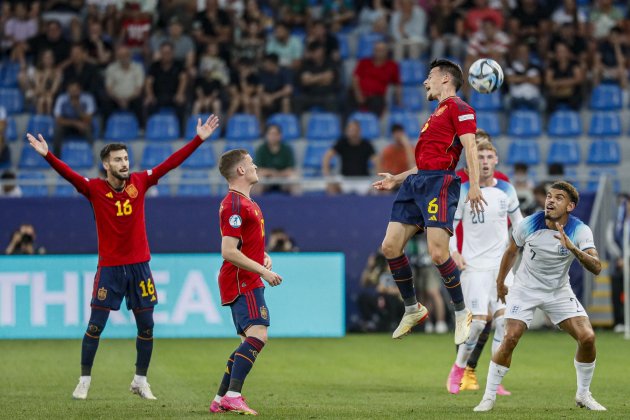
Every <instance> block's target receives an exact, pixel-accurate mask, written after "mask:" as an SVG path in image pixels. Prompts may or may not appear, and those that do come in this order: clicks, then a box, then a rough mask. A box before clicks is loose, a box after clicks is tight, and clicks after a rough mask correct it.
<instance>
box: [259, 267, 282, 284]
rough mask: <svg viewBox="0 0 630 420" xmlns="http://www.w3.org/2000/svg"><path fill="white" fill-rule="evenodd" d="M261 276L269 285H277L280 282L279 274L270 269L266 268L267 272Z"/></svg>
mask: <svg viewBox="0 0 630 420" xmlns="http://www.w3.org/2000/svg"><path fill="white" fill-rule="evenodd" d="M262 278H263V280H265V281H266V282H267V283H269V286H271V287H273V286H278V285H279V284H280V283H282V277H280V274H278V273H274V272H273V271H271V270H267V272H266V273H265V274H264V275H263V276H262Z"/></svg>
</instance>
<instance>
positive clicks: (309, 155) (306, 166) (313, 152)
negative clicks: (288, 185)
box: [302, 143, 337, 177]
mask: <svg viewBox="0 0 630 420" xmlns="http://www.w3.org/2000/svg"><path fill="white" fill-rule="evenodd" d="M330 147H331V145H330V144H325V143H309V144H308V145H307V146H306V152H305V153H304V161H303V162H302V174H303V175H304V176H305V177H317V176H321V175H322V161H323V160H324V155H325V154H326V151H327V150H328V149H330ZM336 163H337V159H336V158H335V159H333V161H332V162H331V165H332V166H333V167H334V166H335V165H336Z"/></svg>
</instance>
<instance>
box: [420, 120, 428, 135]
mask: <svg viewBox="0 0 630 420" xmlns="http://www.w3.org/2000/svg"><path fill="white" fill-rule="evenodd" d="M427 128H429V122H428V121H427V122H426V123H424V127H422V131H420V132H421V133H424V132H425V131H427Z"/></svg>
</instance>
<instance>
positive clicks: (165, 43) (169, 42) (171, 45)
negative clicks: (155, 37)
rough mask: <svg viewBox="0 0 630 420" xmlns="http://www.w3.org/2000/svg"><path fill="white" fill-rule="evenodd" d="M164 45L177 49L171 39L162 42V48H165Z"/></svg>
mask: <svg viewBox="0 0 630 420" xmlns="http://www.w3.org/2000/svg"><path fill="white" fill-rule="evenodd" d="M164 47H171V50H174V49H175V46H174V45H173V43H172V42H171V41H164V42H162V43H161V44H160V49H162V48H164Z"/></svg>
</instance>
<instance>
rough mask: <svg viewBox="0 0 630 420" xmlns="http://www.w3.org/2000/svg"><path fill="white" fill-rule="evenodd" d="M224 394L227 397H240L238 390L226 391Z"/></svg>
mask: <svg viewBox="0 0 630 420" xmlns="http://www.w3.org/2000/svg"><path fill="white" fill-rule="evenodd" d="M225 396H226V397H228V398H234V397H240V396H241V393H240V392H234V391H228V392H227V394H225Z"/></svg>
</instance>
